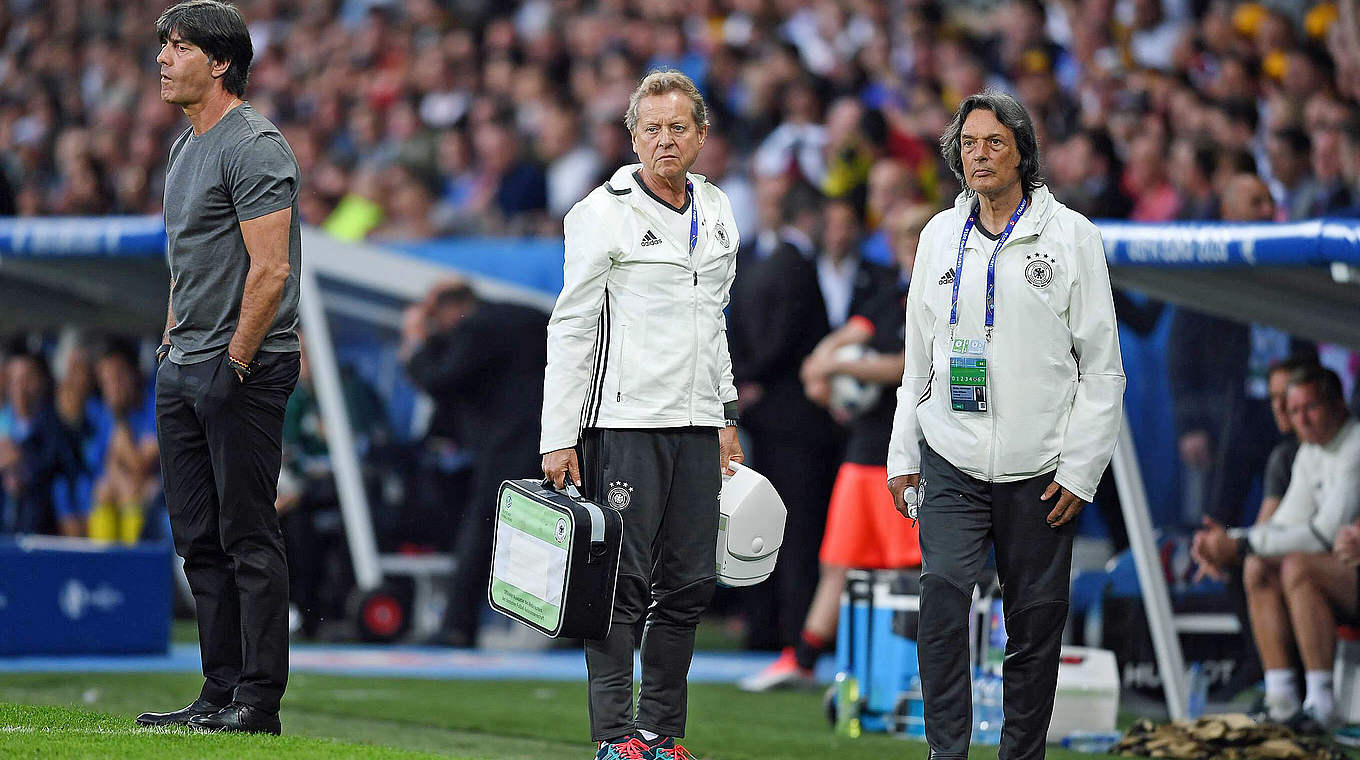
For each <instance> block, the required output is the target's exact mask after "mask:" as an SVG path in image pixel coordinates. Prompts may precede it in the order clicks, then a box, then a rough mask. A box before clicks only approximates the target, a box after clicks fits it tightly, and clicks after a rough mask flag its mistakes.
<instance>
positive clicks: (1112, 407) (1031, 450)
mask: <svg viewBox="0 0 1360 760" xmlns="http://www.w3.org/2000/svg"><path fill="white" fill-rule="evenodd" d="M974 202H975V201H974V198H973V197H972V196H971V195H968V194H966V193H961V194H960V195H959V196H958V198H957V199H956V200H955V202H954V207H953V208H952V209H947V210H945V211H942V212H940V213H939V214H937V215H936V216H935V217H934V218H933V219H931V220H930V223H929V224H927V225H926V227H925V229H924V230H922V232H921V237H920V243H919V244H918V246H917V255H916V264H915V267H914V269H913V270H912V277H911V282H912V287H911V289H910V291H909V292H908V295H907V335H906V368H905V371H904V372H903V376H902V386H901V388H899V389H898V392H897V413H896V417H895V419H894V421H893V433H892V440H891V443H890V444H889V447H888V476H889V478H892V477H896V476H898V475H907V474H912V473H917V472H920V470H921V461H920V446H919V442H920V440H921V439H922V438H924V440H925V441H926V442H927V443H928V444H929V445H930V447H931V448H932V449H934V450H935V451H936V452H937V453H938V454H940V455H941V456H943V457H944V458H945V459H946V460H948V461H949V462H950V463H951V464H953V465H954V466H955V467H957V468H959V469H960V470H962V471H963V472H965V473H967V474H968V475H971V476H973V477H975V478H978V479H981V480H986V481H989V482H1007V481H1015V480H1022V479H1024V478H1029V477H1034V476H1036V475H1040V474H1043V473H1046V472H1052V471H1054V470H1056V475H1055V479H1056V480H1057V482H1058V484H1059V485H1061V486H1063V487H1065V488H1066V489H1067V490H1069V491H1071V492H1072V493H1073V494H1075V495H1077V496H1078V497H1080V498H1082V499H1083V500H1085V501H1090V500H1091V499H1092V498H1094V496H1095V490H1096V484H1097V483H1099V482H1100V476H1101V474H1102V473H1103V472H1104V470H1105V467H1106V465H1108V464H1109V462H1110V456H1111V455H1112V454H1113V452H1114V444H1115V439H1116V438H1117V436H1118V433H1119V425H1120V422H1121V420H1122V417H1123V396H1124V369H1123V363H1122V360H1121V358H1120V354H1119V335H1118V331H1117V330H1116V327H1115V314H1114V301H1113V297H1112V295H1111V292H1110V278H1109V271H1108V269H1107V267H1106V264H1105V250H1104V246H1103V245H1102V243H1101V239H1100V232H1099V231H1098V230H1097V229H1096V227H1095V225H1093V224H1091V222H1090V221H1088V220H1087V219H1086V218H1085V217H1083V216H1082V215H1081V214H1078V213H1077V212H1075V211H1072V210H1071V209H1069V208H1067V207H1066V206H1064V205H1062V204H1061V203H1059V202H1058V201H1057V200H1055V199H1054V198H1053V195H1052V194H1051V193H1049V191H1048V189H1047V188H1046V187H1042V186H1041V187H1039V188H1037V189H1035V190H1034V191H1033V192H1031V193H1030V206H1029V208H1028V209H1026V210H1025V213H1024V214H1023V215H1022V216H1021V217H1020V220H1019V221H1018V222H1017V223H1016V225H1015V229H1014V231H1013V232H1012V233H1011V236H1010V238H1009V239H1008V240H1007V241H1006V244H1005V246H1004V247H1003V248H1002V249H1001V252H1000V254H999V255H998V256H997V260H996V295H995V303H996V312H995V320H994V332H993V336H992V340H991V343H990V347H989V355H988V365H989V375H988V378H987V398H988V400H989V403H988V407H989V408H988V410H987V411H985V412H956V411H954V410H952V409H951V408H950V393H949V358H950V354H951V342H950V330H949V305H950V298H951V295H952V292H953V282H954V278H955V276H956V274H957V273H956V272H955V271H954V269H955V265H956V263H957V259H958V249H959V237H960V235H961V234H962V232H963V225H964V222H965V221H967V219H968V214H969V212H970V210H971V207H972V205H973V203H974ZM995 247H996V241H995V240H993V239H990V238H988V237H987V236H986V235H985V234H983V233H982V232H981V231H980V230H979V229H978V228H977V227H976V226H974V228H973V231H972V233H971V234H970V235H969V236H968V244H967V248H966V252H965V254H964V267H963V270H964V271H963V281H962V282H961V283H960V286H959V301H958V326H957V329H956V330H955V337H957V338H970V339H980V338H982V337H983V336H984V318H985V307H986V282H987V263H988V260H989V259H990V258H991V256H992V251H993V250H994V249H995Z"/></svg>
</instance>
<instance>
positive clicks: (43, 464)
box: [0, 353, 80, 534]
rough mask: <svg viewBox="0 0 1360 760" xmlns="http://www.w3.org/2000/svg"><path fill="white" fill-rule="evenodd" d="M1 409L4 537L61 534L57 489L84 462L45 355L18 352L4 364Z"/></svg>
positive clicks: (1, 519) (0, 480) (1, 526)
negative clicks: (60, 410)
mask: <svg viewBox="0 0 1360 760" xmlns="http://www.w3.org/2000/svg"><path fill="white" fill-rule="evenodd" d="M4 384H5V401H6V405H5V406H4V407H3V408H0V489H2V490H0V499H3V508H4V511H3V512H0V533H46V534H51V533H56V532H57V523H56V517H57V516H56V514H55V513H54V511H53V506H52V487H53V484H54V482H55V481H56V480H57V479H58V478H61V477H65V478H74V477H75V476H76V475H77V474H78V473H79V471H80V459H79V456H78V454H77V453H76V449H75V442H74V441H73V440H72V439H71V436H70V434H69V433H68V432H67V430H66V428H65V427H64V426H63V425H62V424H61V419H60V417H59V416H58V414H57V410H56V406H55V405H54V404H53V402H52V375H51V373H50V372H49V371H48V368H47V362H46V361H44V360H43V358H42V357H41V356H38V355H37V354H30V353H16V354H14V355H13V356H10V357H9V359H7V360H6V361H5V363H4Z"/></svg>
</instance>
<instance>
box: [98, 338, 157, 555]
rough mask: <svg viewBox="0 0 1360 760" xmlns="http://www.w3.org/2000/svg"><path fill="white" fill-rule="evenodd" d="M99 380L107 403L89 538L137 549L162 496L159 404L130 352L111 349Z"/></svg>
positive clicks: (101, 426)
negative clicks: (134, 545)
mask: <svg viewBox="0 0 1360 760" xmlns="http://www.w3.org/2000/svg"><path fill="white" fill-rule="evenodd" d="M96 374H97V376H98V378H99V396H100V399H101V400H102V402H103V403H102V406H101V409H100V415H99V421H98V422H97V423H96V428H95V435H94V440H93V441H92V444H93V445H94V446H95V447H96V451H95V452H94V457H95V461H97V462H99V463H100V467H101V468H102V469H101V470H99V471H97V472H96V473H94V475H95V481H94V490H93V494H92V502H91V505H90V516H89V534H90V538H93V539H96V540H101V541H119V542H122V543H125V544H131V543H136V542H137V541H138V540H139V539H140V538H141V536H142V528H143V526H144V525H145V523H146V520H147V513H148V511H149V508H150V506H151V503H152V502H153V501H154V499H155V497H156V495H157V494H158V492H159V490H160V467H159V456H160V453H159V449H158V447H157V444H156V417H155V408H154V403H153V401H152V399H150V398H149V397H148V395H147V393H146V387H145V385H144V383H143V382H142V376H141V373H140V372H138V371H137V358H136V356H135V355H134V354H133V353H132V352H131V351H130V350H129V349H127V348H124V347H122V346H117V345H114V346H110V347H109V348H108V349H106V350H105V351H104V353H103V355H102V356H101V357H100V358H99V363H98V365H97V367H96Z"/></svg>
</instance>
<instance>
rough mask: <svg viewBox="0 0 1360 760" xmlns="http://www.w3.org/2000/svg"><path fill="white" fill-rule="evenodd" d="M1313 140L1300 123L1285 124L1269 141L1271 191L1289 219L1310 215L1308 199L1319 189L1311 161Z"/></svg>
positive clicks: (1271, 134) (1267, 150)
mask: <svg viewBox="0 0 1360 760" xmlns="http://www.w3.org/2000/svg"><path fill="white" fill-rule="evenodd" d="M1311 153H1312V143H1311V142H1310V141H1309V140H1308V133H1307V132H1304V131H1303V130H1302V129H1300V128H1298V127H1297V126H1282V127H1280V128H1279V129H1276V130H1275V131H1274V132H1271V133H1270V137H1269V138H1267V140H1266V155H1267V156H1268V157H1269V159H1270V176H1271V179H1272V182H1271V194H1272V195H1273V196H1274V197H1275V203H1276V204H1277V205H1278V206H1279V207H1280V208H1281V209H1283V210H1284V214H1285V218H1286V219H1289V220H1291V221H1292V220H1295V219H1303V218H1306V217H1307V216H1308V208H1307V206H1308V202H1309V200H1310V199H1311V198H1312V196H1313V194H1314V192H1315V190H1314V187H1313V185H1314V183H1313V178H1312V173H1311V170H1310V164H1309V155H1310V154H1311Z"/></svg>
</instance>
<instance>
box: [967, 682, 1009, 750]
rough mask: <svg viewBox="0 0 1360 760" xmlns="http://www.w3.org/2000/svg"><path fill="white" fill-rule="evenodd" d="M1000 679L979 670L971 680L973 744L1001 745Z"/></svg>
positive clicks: (1002, 714) (1002, 718)
mask: <svg viewBox="0 0 1360 760" xmlns="http://www.w3.org/2000/svg"><path fill="white" fill-rule="evenodd" d="M1001 695H1002V685H1001V677H1000V676H998V675H996V673H995V672H993V671H991V670H988V669H979V670H978V673H977V675H976V677H975V678H974V679H973V743H974V744H987V745H996V744H1000V743H1001V722H1002V721H1003V720H1004V717H1005V716H1004V713H1003V710H1002V706H1001Z"/></svg>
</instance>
